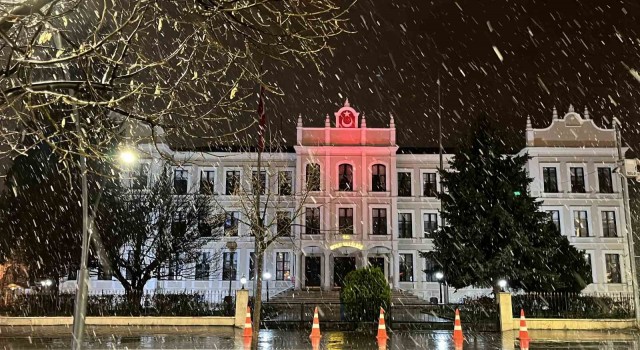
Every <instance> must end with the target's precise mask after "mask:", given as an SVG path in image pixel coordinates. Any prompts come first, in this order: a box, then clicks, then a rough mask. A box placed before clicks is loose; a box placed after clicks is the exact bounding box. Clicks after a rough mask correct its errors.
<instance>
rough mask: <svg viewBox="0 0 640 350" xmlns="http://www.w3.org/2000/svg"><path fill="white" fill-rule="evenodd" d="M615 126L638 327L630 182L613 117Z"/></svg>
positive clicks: (639, 308)
mask: <svg viewBox="0 0 640 350" xmlns="http://www.w3.org/2000/svg"><path fill="white" fill-rule="evenodd" d="M613 127H614V129H615V136H616V148H617V149H618V173H619V174H620V180H621V182H622V199H623V205H624V221H625V231H626V232H625V236H626V237H627V244H628V246H629V263H630V265H631V284H632V288H633V304H634V308H635V313H636V327H638V326H640V294H638V293H640V290H638V275H637V274H636V253H635V247H634V244H633V231H632V229H631V212H630V208H629V184H628V183H627V176H626V173H625V166H624V154H623V153H622V136H621V134H620V121H619V120H618V118H613Z"/></svg>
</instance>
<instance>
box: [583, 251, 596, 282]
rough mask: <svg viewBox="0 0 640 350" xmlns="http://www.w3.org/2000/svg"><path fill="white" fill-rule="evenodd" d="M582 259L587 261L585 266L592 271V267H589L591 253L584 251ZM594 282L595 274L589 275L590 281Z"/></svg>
mask: <svg viewBox="0 0 640 350" xmlns="http://www.w3.org/2000/svg"><path fill="white" fill-rule="evenodd" d="M584 261H585V262H586V263H587V266H589V270H591V271H593V268H592V267H591V254H590V253H584ZM594 282H595V276H593V274H592V276H591V283H594Z"/></svg>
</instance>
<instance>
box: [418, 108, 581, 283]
mask: <svg viewBox="0 0 640 350" xmlns="http://www.w3.org/2000/svg"><path fill="white" fill-rule="evenodd" d="M528 159H529V156H528V155H526V154H524V155H515V156H510V155H504V152H503V144H502V143H501V142H500V141H499V139H498V137H497V136H496V134H495V132H494V131H493V130H492V128H491V123H490V122H489V121H488V119H487V117H486V116H481V117H480V119H479V122H478V124H477V127H476V128H475V131H474V132H473V135H472V139H471V141H470V142H469V143H468V145H466V146H463V147H462V148H461V151H459V152H457V153H456V155H455V158H454V159H453V160H452V161H450V163H449V165H450V168H451V169H450V170H448V171H443V170H440V176H441V179H442V183H443V186H444V188H445V191H444V192H443V193H440V194H439V198H440V200H441V203H442V216H443V218H444V219H445V221H446V223H447V225H446V226H444V227H443V228H442V230H441V231H440V232H439V233H438V234H437V235H436V236H435V238H434V245H435V250H434V251H432V252H426V253H423V256H424V257H427V258H429V259H431V260H432V261H434V262H435V263H436V264H438V265H440V266H441V268H442V271H443V273H444V275H445V279H446V281H447V282H448V283H449V285H450V286H452V287H454V288H463V287H468V286H478V287H486V288H494V290H496V284H497V281H498V280H500V279H505V280H507V281H508V283H509V286H510V287H512V288H516V289H523V290H526V291H580V290H581V289H583V288H584V287H585V286H586V284H587V283H588V282H587V281H590V280H591V268H590V267H589V266H588V264H587V262H586V261H585V259H584V255H583V254H584V253H583V252H580V251H578V250H577V249H576V248H574V247H573V246H571V245H570V244H569V241H568V240H567V238H566V237H564V236H562V235H561V234H560V232H559V231H558V229H557V228H556V227H555V225H554V224H553V223H552V222H551V220H550V219H549V217H548V215H547V214H546V213H544V212H542V211H541V210H540V205H541V201H539V200H538V199H537V198H535V197H532V196H531V195H530V193H529V191H528V189H529V185H530V183H531V182H532V179H531V178H529V176H528V174H527V171H526V169H525V165H526V163H527V161H528Z"/></svg>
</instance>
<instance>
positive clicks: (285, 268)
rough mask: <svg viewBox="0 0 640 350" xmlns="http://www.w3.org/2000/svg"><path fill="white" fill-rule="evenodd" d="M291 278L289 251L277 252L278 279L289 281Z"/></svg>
mask: <svg viewBox="0 0 640 350" xmlns="http://www.w3.org/2000/svg"><path fill="white" fill-rule="evenodd" d="M289 279H291V262H290V261H289V253H287V252H280V253H276V281H288V280H289Z"/></svg>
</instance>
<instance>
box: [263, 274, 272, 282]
mask: <svg viewBox="0 0 640 350" xmlns="http://www.w3.org/2000/svg"><path fill="white" fill-rule="evenodd" d="M262 277H264V279H266V280H270V279H271V272H265V273H263V274H262Z"/></svg>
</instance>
